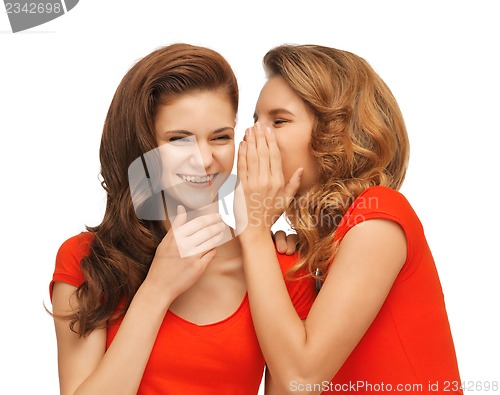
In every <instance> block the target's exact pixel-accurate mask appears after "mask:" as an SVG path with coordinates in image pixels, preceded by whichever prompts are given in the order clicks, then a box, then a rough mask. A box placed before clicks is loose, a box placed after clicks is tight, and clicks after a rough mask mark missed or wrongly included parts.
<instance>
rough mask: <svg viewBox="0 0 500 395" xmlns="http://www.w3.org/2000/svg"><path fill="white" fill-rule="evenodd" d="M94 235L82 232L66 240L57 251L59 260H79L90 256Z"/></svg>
mask: <svg viewBox="0 0 500 395" xmlns="http://www.w3.org/2000/svg"><path fill="white" fill-rule="evenodd" d="M93 238H94V237H93V234H92V233H90V232H82V233H79V234H77V235H75V236H72V237H70V238H69V239H67V240H65V241H64V242H63V243H62V244H61V246H60V247H59V250H58V251H57V258H56V259H57V260H67V259H71V260H74V259H78V261H80V259H81V258H83V257H84V256H86V255H88V253H89V251H90V245H91V244H92V240H93Z"/></svg>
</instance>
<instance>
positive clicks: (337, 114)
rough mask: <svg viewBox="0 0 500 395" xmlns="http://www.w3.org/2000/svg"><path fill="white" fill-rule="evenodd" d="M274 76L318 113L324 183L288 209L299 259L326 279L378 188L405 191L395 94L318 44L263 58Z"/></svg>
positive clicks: (405, 154)
mask: <svg viewBox="0 0 500 395" xmlns="http://www.w3.org/2000/svg"><path fill="white" fill-rule="evenodd" d="M264 68H265V70H266V74H267V76H268V77H269V78H270V77H274V76H280V77H282V78H284V79H285V81H286V82H287V83H288V84H289V85H290V87H291V88H292V89H293V90H294V91H295V92H296V93H297V94H298V95H299V96H300V98H301V99H302V100H303V101H304V103H305V104H306V105H307V106H308V107H309V108H310V109H311V111H312V112H313V114H314V125H313V130H312V135H311V142H310V146H309V149H310V152H311V154H312V155H313V157H314V158H315V161H316V163H317V168H318V173H319V180H318V182H317V183H316V184H315V185H314V186H313V187H312V188H311V189H309V190H308V191H305V192H302V193H300V194H298V195H297V196H296V197H295V199H294V200H293V202H292V204H291V205H290V206H289V207H288V209H287V210H286V214H287V216H288V218H289V219H290V222H291V224H292V226H293V228H294V229H295V230H296V231H297V233H298V235H299V260H298V262H297V264H296V265H295V266H294V269H293V270H292V272H295V271H297V270H299V269H304V268H307V269H308V271H309V273H311V274H312V275H313V276H315V277H316V278H317V279H319V280H322V279H324V275H325V272H326V270H327V267H328V265H329V263H330V262H331V261H332V259H333V257H334V256H335V253H336V251H337V248H338V241H337V240H336V239H335V231H336V229H337V226H338V224H339V222H340V220H341V219H342V217H343V216H344V214H345V213H346V211H347V209H348V208H349V206H350V205H351V204H352V203H353V201H354V199H356V197H357V196H359V195H360V194H361V193H362V192H363V191H364V190H366V189H367V188H369V187H371V186H375V185H382V186H386V187H389V188H393V189H396V190H397V189H399V188H400V187H401V185H402V183H403V180H404V178H405V174H406V169H407V166H408V160H409V141H408V135H407V132H406V126H405V123H404V120H403V116H402V114H401V111H400V109H399V106H398V104H397V102H396V99H395V98H394V96H393V94H392V93H391V91H390V89H389V88H388V87H387V85H386V84H385V83H384V81H383V80H382V79H381V78H380V76H379V75H378V74H377V73H376V72H375V71H374V70H373V68H372V67H371V66H370V65H369V64H368V63H367V62H366V61H365V60H364V59H362V58H361V57H359V56H357V55H355V54H353V53H350V52H347V51H343V50H339V49H335V48H330V47H324V46H319V45H282V46H279V47H276V48H274V49H272V50H270V51H269V52H268V53H267V54H266V55H265V57H264Z"/></svg>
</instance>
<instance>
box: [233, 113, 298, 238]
mask: <svg viewBox="0 0 500 395" xmlns="http://www.w3.org/2000/svg"><path fill="white" fill-rule="evenodd" d="M302 172H303V168H299V169H297V170H296V171H295V173H294V174H293V175H292V177H291V178H290V180H288V182H286V180H285V178H284V176H283V169H282V167H281V154H280V151H279V148H278V144H277V141H276V136H275V135H274V132H273V130H272V129H271V128H269V127H267V128H266V129H265V130H264V129H263V127H262V125H261V124H260V123H259V122H257V123H256V124H255V125H254V126H253V127H251V128H249V129H247V130H246V133H245V139H244V141H242V142H241V143H240V148H239V152H238V176H239V178H240V180H241V183H242V185H243V190H244V195H245V202H246V210H247V218H248V227H249V228H260V229H263V230H269V229H270V228H271V226H272V225H273V224H274V222H276V220H277V219H278V217H279V216H280V215H281V214H282V213H283V212H284V211H285V209H286V208H287V207H288V205H289V204H290V202H291V201H292V199H293V197H294V196H295V194H296V193H297V191H298V189H299V186H300V178H301V175H302Z"/></svg>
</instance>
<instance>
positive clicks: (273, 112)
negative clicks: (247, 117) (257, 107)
mask: <svg viewBox="0 0 500 395" xmlns="http://www.w3.org/2000/svg"><path fill="white" fill-rule="evenodd" d="M268 114H269V115H271V116H274V115H277V114H288V115H292V116H293V115H295V114H294V113H293V112H291V111H288V110H286V109H284V108H273V109H272V110H270V111H269V112H268ZM258 118H259V117H258V116H257V113H256V112H254V113H253V119H258Z"/></svg>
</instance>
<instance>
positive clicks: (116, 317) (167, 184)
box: [50, 44, 315, 395]
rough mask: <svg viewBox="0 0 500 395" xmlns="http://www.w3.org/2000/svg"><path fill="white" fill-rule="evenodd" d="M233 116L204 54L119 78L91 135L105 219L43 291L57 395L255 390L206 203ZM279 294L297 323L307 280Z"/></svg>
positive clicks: (227, 260)
mask: <svg viewBox="0 0 500 395" xmlns="http://www.w3.org/2000/svg"><path fill="white" fill-rule="evenodd" d="M237 108H238V85H237V82H236V78H235V75H234V73H233V71H232V69H231V67H230V66H229V64H228V63H227V61H226V60H225V59H224V58H223V57H222V56H221V55H220V54H218V53H217V52H215V51H213V50H210V49H208V48H203V47H198V46H192V45H188V44H173V45H170V46H166V47H163V48H160V49H158V50H156V51H154V52H152V53H151V54H149V55H147V56H145V57H144V58H143V59H141V60H140V61H138V62H137V63H136V64H135V65H134V66H133V67H132V68H131V69H130V70H129V71H128V72H127V74H126V75H125V77H124V78H123V80H122V81H121V83H120V85H119V86H118V89H117V91H116V93H115V95H114V98H113V100H112V103H111V106H110V108H109V111H108V114H107V117H106V121H105V124H104V130H103V134H102V140H101V148H100V160H101V175H102V179H103V183H102V185H103V187H104V189H105V190H106V193H107V203H106V211H105V214H104V218H103V221H102V223H101V224H100V225H98V226H96V227H89V228H88V231H87V232H82V233H81V234H79V235H76V236H74V237H71V238H69V239H68V240H67V241H65V242H64V243H63V244H62V246H61V247H60V249H59V252H58V254H57V258H56V267H55V271H54V275H53V279H52V282H51V284H50V292H51V297H52V304H53V313H54V322H55V328H56V335H57V345H58V358H59V377H60V388H61V394H91V395H95V394H106V395H110V394H118V395H125V394H136V393H138V394H182V395H185V394H207V393H214V394H228V395H229V394H231V395H232V394H256V393H257V391H258V388H259V384H260V381H261V378H262V372H263V368H264V359H263V356H262V354H261V351H260V348H259V345H258V342H257V338H256V335H255V332H254V329H253V323H252V318H251V315H250V310H249V305H248V298H247V293H246V284H245V279H244V274H243V262H242V257H241V247H240V244H239V240H238V238H237V237H234V233H232V232H231V229H229V227H228V226H227V225H226V224H225V223H224V222H223V221H222V219H221V215H220V214H219V207H218V200H217V195H218V189H219V188H220V187H221V186H222V185H223V183H224V182H225V181H226V180H227V179H228V177H229V174H230V172H231V169H232V166H233V159H234V128H235V119H236V113H237ZM155 160H156V162H155ZM154 163H157V165H158V166H159V167H155V164H154ZM137 164H139V167H137V166H136V165H137ZM142 165H144V167H143V168H142V167H141V166H142ZM137 168H138V169H141V168H142V169H143V170H141V171H142V173H141V172H139V173H137V172H135V170H134V169H137ZM141 185H142V186H148V187H149V188H150V191H149V195H148V191H147V190H145V189H144V188H142V189H141ZM157 198H158V199H157ZM162 210H163V215H160V213H162ZM174 233H175V234H174ZM280 261H281V262H282V268H283V271H285V270H287V269H288V268H289V267H290V265H291V264H292V263H293V260H292V259H291V258H289V257H286V256H281V257H280ZM289 291H290V296H291V298H292V299H293V300H294V301H295V305H296V308H297V311H298V313H299V315H300V316H301V317H302V318H305V315H306V314H307V312H308V309H309V307H310V305H311V303H312V300H313V298H314V296H315V295H314V290H313V289H312V288H311V284H310V283H309V282H307V281H304V280H302V281H295V282H291V283H289Z"/></svg>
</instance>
